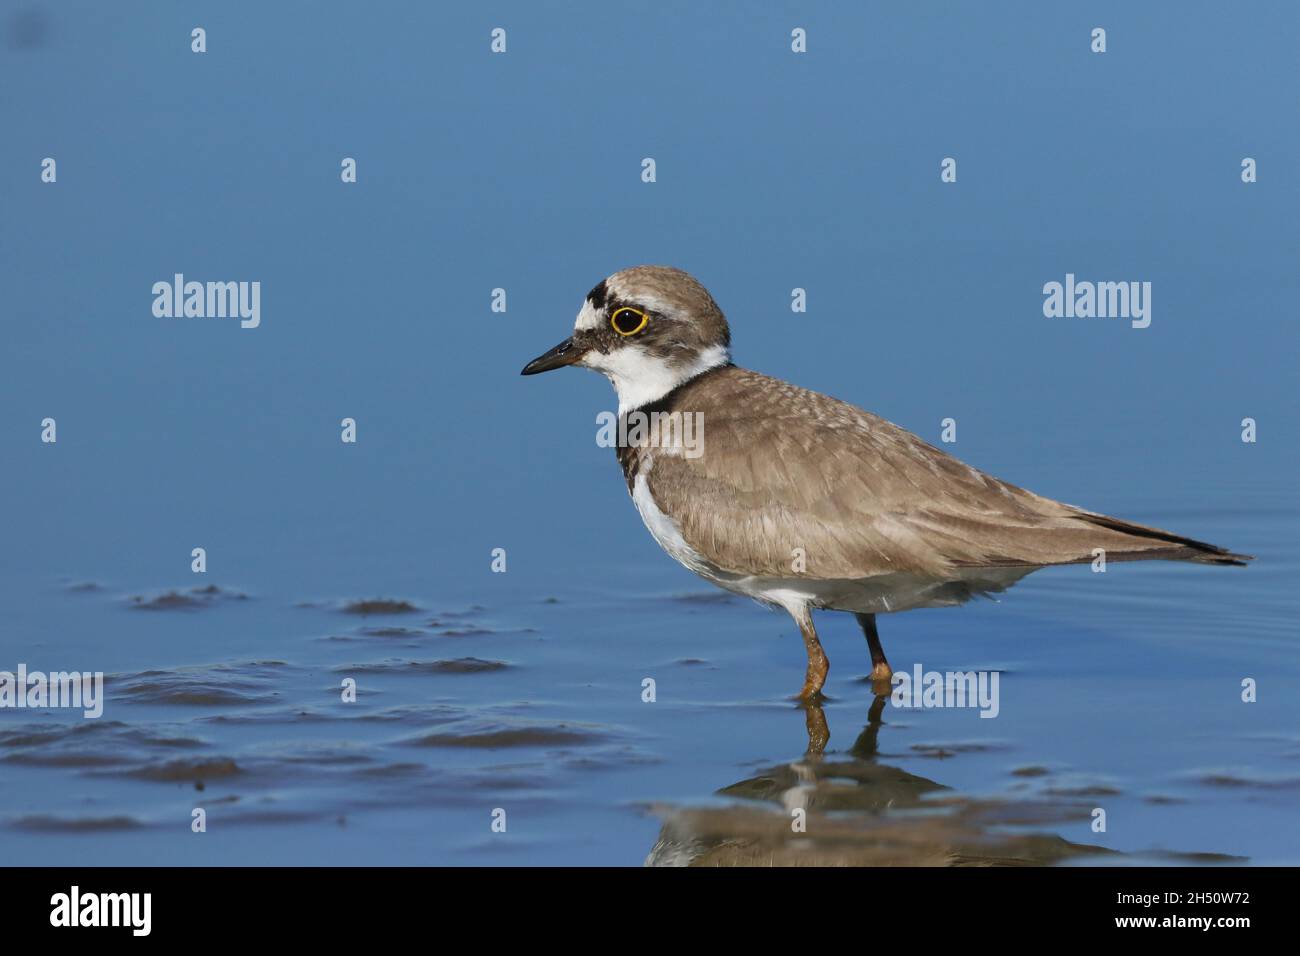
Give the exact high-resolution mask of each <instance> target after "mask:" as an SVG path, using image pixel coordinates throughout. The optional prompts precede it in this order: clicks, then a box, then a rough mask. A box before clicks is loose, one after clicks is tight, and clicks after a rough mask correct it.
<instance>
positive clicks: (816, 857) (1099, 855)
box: [645, 693, 1227, 866]
mask: <svg viewBox="0 0 1300 956" xmlns="http://www.w3.org/2000/svg"><path fill="white" fill-rule="evenodd" d="M888 699H889V698H888V697H887V696H886V695H884V694H879V693H878V694H877V695H876V697H875V699H874V701H873V703H872V704H871V707H870V709H869V711H868V713H867V723H866V725H865V726H864V727H863V728H862V729H861V732H860V733H859V734H858V736H857V738H856V739H855V740H854V741H853V743H852V745H851V746H849V747H848V749H847V750H846V751H845V752H844V753H843V754H842V755H841V754H836V755H833V756H827V755H826V753H825V751H826V747H827V744H828V743H829V741H830V738H831V733H830V727H829V724H828V722H827V719H826V712H825V709H824V708H823V707H822V705H821V704H820V703H809V704H807V705H804V706H802V707H801V708H800V709H802V710H803V712H804V713H803V717H804V720H805V721H806V724H807V731H808V749H807V752H806V753H805V754H804V756H803V757H802V758H801V759H799V760H795V761H792V762H789V763H783V764H776V765H774V766H771V767H768V768H766V769H764V770H762V771H761V772H759V773H757V774H755V775H754V776H752V777H749V778H747V779H744V780H741V781H738V782H736V783H733V784H730V785H728V786H726V787H723V788H722V789H721V790H719V791H717V795H718V796H720V797H724V798H731V799H733V800H734V801H736V802H735V803H734V804H732V805H730V806H700V807H671V808H658V812H659V813H660V815H661V816H662V817H663V821H664V822H663V826H662V828H661V830H660V833H659V838H658V841H657V842H656V843H655V846H654V847H653V849H651V851H650V854H649V856H648V857H647V858H646V861H645V862H646V865H647V866H1040V865H1046V864H1054V863H1060V862H1063V861H1087V862H1098V863H1107V864H1112V865H1113V864H1117V863H1119V862H1121V861H1122V860H1123V855H1122V854H1119V853H1117V852H1115V851H1113V850H1110V849H1107V848H1106V847H1102V846H1094V845H1088V844H1082V843H1073V842H1071V841H1069V840H1066V839H1064V838H1062V837H1061V836H1059V835H1057V834H1055V833H1050V832H1034V830H1033V829H1031V828H1040V827H1044V826H1051V825H1053V824H1066V823H1068V824H1070V825H1071V826H1086V825H1087V822H1088V821H1089V819H1090V813H1091V809H1092V806H1093V804H1091V803H1086V802H1082V801H1080V800H1074V799H1056V798H1049V799H1043V798H1042V797H1036V798H1029V799H1020V798H1017V799H985V798H975V797H970V796H964V795H962V794H959V793H957V792H956V791H954V790H951V789H950V788H948V787H946V786H945V785H943V784H942V783H939V782H937V781H934V780H931V779H929V778H927V777H922V776H918V775H917V774H914V773H910V772H908V771H907V770H904V769H902V768H901V767H896V766H890V765H889V764H886V763H883V762H881V760H880V759H879V735H880V732H881V728H882V727H884V726H885V722H884V719H883V715H884V710H885V705H886V703H887V702H888ZM777 808H779V809H777ZM1166 858H1172V859H1179V858H1180V857H1179V856H1177V855H1173V854H1167V855H1166ZM1182 859H1187V860H1190V859H1192V858H1191V857H1185V858H1182ZM1226 859H1227V858H1226V857H1222V858H1220V857H1213V856H1211V855H1204V854H1202V855H1197V857H1196V858H1195V860H1196V862H1214V861H1217V860H1226Z"/></svg>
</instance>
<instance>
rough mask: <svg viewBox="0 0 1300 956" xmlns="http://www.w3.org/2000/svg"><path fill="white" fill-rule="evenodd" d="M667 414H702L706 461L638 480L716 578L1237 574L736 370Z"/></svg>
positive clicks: (1160, 534) (690, 390)
mask: <svg viewBox="0 0 1300 956" xmlns="http://www.w3.org/2000/svg"><path fill="white" fill-rule="evenodd" d="M668 405H669V409H670V410H671V411H681V412H688V411H699V412H702V413H703V423H704V427H703V441H702V450H703V454H702V455H701V456H700V457H697V458H688V457H685V456H679V455H666V454H657V455H654V463H653V466H652V467H651V469H650V470H649V471H648V472H647V473H646V478H647V481H648V483H649V490H650V492H651V494H652V495H653V496H654V499H655V501H656V502H657V503H658V505H659V507H660V509H661V510H663V511H665V512H666V513H668V514H671V515H672V516H673V517H674V519H675V520H676V521H677V523H678V526H679V528H680V530H681V534H682V537H683V538H684V539H685V541H686V542H687V543H688V544H689V545H691V546H692V547H693V548H695V550H697V551H699V552H700V553H702V554H705V555H708V556H710V558H711V559H712V560H714V561H715V563H717V564H718V565H719V566H720V567H722V568H723V569H724V570H727V571H731V572H735V573H740V574H755V575H778V576H779V575H788V574H789V573H790V571H791V565H792V561H793V560H794V554H795V551H794V549H796V548H800V549H803V554H804V555H805V560H806V568H805V570H804V573H806V574H807V575H809V576H813V577H818V578H860V577H867V576H872V575H876V574H885V573H890V572H898V571H904V572H911V573H919V574H925V575H932V576H935V577H946V576H949V575H951V574H952V573H953V572H954V571H956V570H958V569H961V568H969V567H1017V566H1037V565H1045V564H1064V563H1072V562H1080V561H1090V560H1092V558H1093V549H1094V548H1104V549H1105V550H1106V552H1107V559H1108V560H1133V559H1138V558H1176V559H1192V560H1202V561H1217V562H1220V563H1236V562H1238V561H1239V560H1240V557H1241V556H1238V555H1232V554H1229V553H1228V552H1226V551H1223V550H1222V549H1219V548H1215V547H1214V546H1212V545H1207V544H1204V543H1202V542H1198V541H1193V540H1191V539H1189V538H1182V537H1179V536H1176V535H1171V534H1169V533H1168V532H1164V531H1160V530H1158V529H1154V528H1146V527H1143V526H1141V525H1132V524H1128V523H1126V522H1122V521H1118V520H1116V519H1113V518H1107V517H1105V516H1104V515H1097V514H1093V513H1091V512H1086V511H1082V510H1080V509H1077V508H1074V507H1071V506H1070V505H1065V504H1061V503H1060V502H1056V501H1052V500H1051V499H1048V498H1043V497H1041V496H1039V495H1035V494H1033V493H1032V492H1028V491H1025V490H1024V489H1021V488H1017V487H1016V486H1014V485H1010V484H1007V483H1006V482H1004V481H999V480H998V479H996V478H993V477H992V476H990V475H986V474H984V473H983V472H981V471H979V470H978V469H975V468H971V467H970V466H969V465H965V464H963V463H961V462H960V461H958V460H957V459H955V458H953V457H952V456H950V455H947V454H945V453H944V452H942V451H940V450H939V449H937V448H935V447H933V446H932V445H928V444H926V443H925V442H923V441H921V440H920V439H919V438H917V437H916V436H915V435H913V434H911V433H910V432H907V431H904V430H903V429H901V428H899V427H898V426H896V425H893V424H891V423H890V422H887V421H885V420H884V419H882V418H879V417H877V416H875V415H872V414H870V413H868V412H865V411H863V410H861V409H859V408H856V407H854V406H852V405H848V404H846V403H844V402H841V401H839V400H837V399H833V398H830V397H828V396H826V395H820V394H818V393H816V392H810V391H807V390H806V389H801V388H797V387H796V386H793V385H790V384H788V383H785V382H781V381H779V380H777V379H771V378H768V377H766V376H763V375H759V374H758V373H756V372H750V371H746V370H744V369H739V368H726V369H720V370H718V371H717V372H713V373H709V374H707V375H705V376H702V377H701V378H700V379H697V380H696V381H695V382H692V383H690V384H688V385H687V386H685V387H684V388H682V389H681V390H679V392H677V393H675V394H674V396H673V397H672V398H671V399H670V401H669V403H668Z"/></svg>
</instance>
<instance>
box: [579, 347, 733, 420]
mask: <svg viewBox="0 0 1300 956" xmlns="http://www.w3.org/2000/svg"><path fill="white" fill-rule="evenodd" d="M729 361H731V354H730V353H729V352H728V351H727V348H726V346H723V345H712V346H710V347H709V348H707V349H705V350H704V351H703V352H701V353H700V354H699V355H697V356H696V357H695V361H694V362H690V363H687V364H684V365H683V364H678V365H671V364H669V363H668V362H666V361H664V360H663V359H662V358H659V357H657V356H654V355H651V354H650V353H649V352H647V351H645V350H644V349H642V348H640V347H638V346H636V345H625V346H623V347H622V348H619V349H615V350H614V351H612V352H610V353H609V354H608V355H602V354H601V353H599V352H594V351H593V352H588V353H587V354H586V355H585V356H584V357H583V359H582V363H581V364H583V365H585V366H587V368H594V369H595V370H596V371H598V372H603V373H604V375H605V377H606V378H608V379H609V380H610V382H611V384H613V386H614V391H615V392H617V393H618V413H619V414H620V415H624V414H626V413H627V412H630V411H631V410H632V409H634V408H640V407H641V406H642V405H647V404H649V403H650V402H657V401H658V400H659V399H661V398H663V397H664V396H665V395H667V394H668V393H669V392H671V391H672V390H673V389H675V388H676V387H677V386H678V385H681V384H683V383H685V382H689V381H690V380H691V379H693V378H695V376H697V375H700V374H702V373H704V372H707V371H708V370H709V369H711V368H717V367H718V366H719V365H726V364H727V363H728V362H729Z"/></svg>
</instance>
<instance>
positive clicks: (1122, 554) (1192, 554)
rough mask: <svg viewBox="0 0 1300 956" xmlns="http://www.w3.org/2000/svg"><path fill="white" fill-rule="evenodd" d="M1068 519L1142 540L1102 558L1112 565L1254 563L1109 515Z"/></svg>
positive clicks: (1080, 514) (1082, 513) (1084, 513)
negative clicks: (1164, 545)
mask: <svg viewBox="0 0 1300 956" xmlns="http://www.w3.org/2000/svg"><path fill="white" fill-rule="evenodd" d="M1071 517H1074V518H1076V519H1078V520H1080V521H1086V522H1087V523H1088V524H1091V525H1095V526H1096V527H1099V528H1105V529H1107V530H1108V531H1116V532H1119V533H1120V534H1123V535H1128V536H1130V537H1133V538H1138V539H1141V540H1142V542H1143V543H1142V544H1141V545H1138V543H1137V542H1134V544H1135V545H1137V546H1135V547H1134V548H1133V550H1131V551H1129V550H1123V549H1119V550H1108V552H1107V555H1106V557H1107V559H1108V560H1112V561H1152V560H1160V561H1195V562H1197V563H1198V564H1227V565H1236V566H1239V567H1240V566H1244V565H1245V564H1246V562H1247V561H1253V560H1255V556H1254V555H1252V554H1235V553H1234V552H1232V551H1229V550H1227V549H1226V548H1220V547H1218V546H1217V545H1213V544H1207V543H1206V542H1204V541H1197V540H1196V539H1195V538H1184V537H1183V536H1182V535H1177V534H1172V533H1171V532H1168V531H1163V530H1161V529H1160V528H1149V527H1147V526H1146V525H1141V524H1133V523H1132V522H1131V521H1121V520H1120V519H1119V518H1112V517H1110V516H1109V515H1101V514H1095V513H1094V512H1091V511H1079V512H1076V513H1075V514H1074V515H1072V516H1071ZM1155 542H1164V543H1165V544H1167V545H1168V547H1160V546H1159V545H1155V546H1153V544H1154V543H1155Z"/></svg>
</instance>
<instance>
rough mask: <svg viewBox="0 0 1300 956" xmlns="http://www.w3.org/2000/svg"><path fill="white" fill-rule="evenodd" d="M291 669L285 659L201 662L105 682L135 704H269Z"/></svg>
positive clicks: (114, 677) (115, 677) (116, 696)
mask: <svg viewBox="0 0 1300 956" xmlns="http://www.w3.org/2000/svg"><path fill="white" fill-rule="evenodd" d="M291 670H292V668H291V667H290V666H289V665H288V664H286V663H285V662H284V661H247V662H244V663H222V664H202V665H195V666H187V667H177V668H173V669H171V670H148V671H140V672H138V673H134V674H114V675H112V676H111V677H109V678H108V680H107V682H106V683H107V684H108V687H109V690H110V692H111V693H112V695H113V696H114V697H115V698H118V699H122V700H125V701H128V702H130V703H136V704H180V705H185V706H200V707H202V706H221V705H232V704H237V705H251V704H269V703H274V702H276V701H277V700H279V699H280V691H279V688H280V686H281V685H282V683H283V680H284V675H285V674H286V673H287V672H289V671H291Z"/></svg>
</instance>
